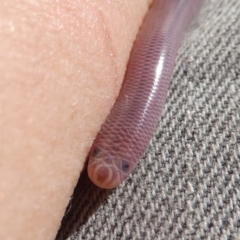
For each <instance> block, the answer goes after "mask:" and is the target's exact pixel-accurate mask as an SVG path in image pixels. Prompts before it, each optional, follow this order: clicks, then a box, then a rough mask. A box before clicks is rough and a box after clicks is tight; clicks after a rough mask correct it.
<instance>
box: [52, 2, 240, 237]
mask: <svg viewBox="0 0 240 240" xmlns="http://www.w3.org/2000/svg"><path fill="white" fill-rule="evenodd" d="M193 25H194V26H193V27H192V29H191V31H190V32H189V33H188V35H187V36H186V39H185V42H184V44H183V46H182V48H181V50H180V52H179V55H178V59H177V63H176V67H175V71H174V74H173V78H172V84H171V88H170V91H169V94H168V99H167V103H166V106H165V109H164V112H163V114H162V116H161V118H160V120H159V124H158V127H157V129H156V132H155V135H154V137H153V139H152V141H151V143H150V146H149V148H148V150H147V152H146V154H145V156H144V157H143V159H142V160H141V162H140V164H139V165H138V167H137V169H136V170H135V171H134V172H133V174H132V175H131V176H130V178H129V179H128V180H127V181H125V182H124V184H122V185H121V186H120V187H118V188H116V189H115V190H113V191H106V190H100V189H99V188H97V187H95V186H94V185H93V184H92V183H91V182H90V181H89V179H88V178H87V175H86V172H84V173H83V174H82V176H81V178H80V181H79V184H78V185H77V187H76V189H75V192H74V195H73V199H72V200H71V202H70V205H69V209H68V210H67V212H66V215H65V217H64V218H63V221H62V227H61V229H60V230H59V233H58V236H57V238H56V239H57V240H65V239H68V240H80V239H93V240H95V239H100V240H101V239H111V240H112V239H113V240H114V239H123V240H127V239H167V240H168V239H170V240H171V239H229V240H230V239H240V1H239V0H207V1H205V3H204V5H203V8H202V9H201V12H200V14H199V17H198V18H197V19H196V21H195V24H193Z"/></svg>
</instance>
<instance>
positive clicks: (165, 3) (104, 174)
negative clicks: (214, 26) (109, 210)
mask: <svg viewBox="0 0 240 240" xmlns="http://www.w3.org/2000/svg"><path fill="white" fill-rule="evenodd" d="M201 2H202V0H155V1H154V2H153V4H152V6H151V8H150V10H149V12H148V13H147V15H146V17H145V19H144V21H143V24H142V26H141V28H140V30H139V33H138V36H137V39H136V41H135V43H134V46H133V49H132V53H131V56H130V59H129V63H128V67H127V72H126V76H125V80H124V83H123V86H122V89H121V91H120V94H119V96H118V98H117V100H116V102H115V105H114V106H113V108H112V110H111V112H110V114H109V116H108V117H107V119H106V121H105V123H104V124H103V126H102V128H101V131H100V132H99V134H98V136H97V137H96V139H95V141H94V143H93V146H92V148H91V151H90V154H89V162H88V175H89V177H90V179H91V180H92V181H93V182H94V184H96V185H97V186H99V187H101V188H107V189H110V188H114V187H116V186H118V185H119V184H120V183H122V181H123V180H124V179H126V178H127V177H128V175H129V174H130V173H131V172H132V171H133V170H134V168H135V167H136V165H137V163H138V162H139V161H140V159H141V157H142V156H143V154H144V152H145V151H146V149H147V147H148V144H149V141H150V139H151V137H152V135H153V132H154V130H155V128H156V125H157V123H158V120H159V117H160V115H161V112H162V109H163V107H164V103H165V100H166V96H167V91H168V88H169V84H170V81H171V75H172V72H173V68H174V63H175V58H176V55H177V51H178V49H179V47H180V44H181V42H182V40H183V37H184V34H185V33H186V31H187V29H188V27H189V25H190V23H191V20H192V19H193V17H194V15H195V14H196V13H197V10H198V9H199V7H200V5H201Z"/></svg>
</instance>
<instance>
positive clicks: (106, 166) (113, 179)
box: [88, 146, 133, 189]
mask: <svg viewBox="0 0 240 240" xmlns="http://www.w3.org/2000/svg"><path fill="white" fill-rule="evenodd" d="M132 167H133V166H131V163H130V161H128V160H125V159H124V158H122V157H120V156H118V155H116V154H115V155H111V151H106V150H104V149H102V148H100V147H98V146H93V147H92V149H91V151H90V155H89V163H88V176H89V178H90V179H91V180H92V182H93V183H94V184H95V185H97V186H98V187H101V188H105V189H112V188H115V187H117V186H118V185H119V184H121V183H122V181H123V180H124V179H126V178H127V177H128V175H129V174H130V173H131V169H132Z"/></svg>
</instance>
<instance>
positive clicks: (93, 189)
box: [55, 168, 112, 240]
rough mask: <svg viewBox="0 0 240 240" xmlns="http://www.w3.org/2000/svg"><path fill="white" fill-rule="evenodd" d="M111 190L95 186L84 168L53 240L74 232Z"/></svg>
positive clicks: (66, 236)
mask: <svg viewBox="0 0 240 240" xmlns="http://www.w3.org/2000/svg"><path fill="white" fill-rule="evenodd" d="M111 192H112V190H106V189H101V188H99V187H97V186H95V185H94V184H93V183H92V182H91V180H90V179H89V177H88V174H87V169H86V168H85V169H84V170H83V172H82V173H81V176H80V178H79V180H78V183H77V186H76V187H75V190H74V192H73V195H72V199H71V201H70V202H69V204H68V207H67V209H66V212H65V214H64V217H63V219H62V222H61V226H60V229H59V230H58V234H57V236H56V239H55V240H66V239H67V238H69V237H70V236H72V235H73V234H74V233H76V232H77V231H78V229H79V228H80V227H81V226H83V225H84V224H85V223H86V222H87V221H88V219H89V218H90V217H91V216H92V215H93V214H94V213H95V212H96V211H97V210H98V208H99V207H101V206H102V205H103V203H104V202H105V201H106V199H107V198H108V196H109V195H110V193H111Z"/></svg>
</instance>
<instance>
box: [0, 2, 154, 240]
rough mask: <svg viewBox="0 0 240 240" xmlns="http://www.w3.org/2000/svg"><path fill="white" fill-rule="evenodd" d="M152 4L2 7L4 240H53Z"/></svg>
mask: <svg viewBox="0 0 240 240" xmlns="http://www.w3.org/2000/svg"><path fill="white" fill-rule="evenodd" d="M150 2H151V1H149V0H132V1H127V0H118V1H117V0H116V1H113V0H111V1H109V0H104V1H102V0H91V1H87V0H81V1H71V0H58V1H57V0H50V1H44V0H39V1H34V0H11V1H6V0H0V16H1V18H0V39H1V44H0V133H1V134H0V210H1V213H0V239H5V240H13V239H14V240H23V239H24V240H28V239H35V240H39V239H44V240H48V239H54V238H55V235H56V233H57V230H58V227H59V225H60V222H61V219H62V217H63V215H64V212H65V209H66V206H67V204H68V202H69V199H70V196H71V194H72V192H73V189H74V187H75V185H76V182H77V180H78V178H79V175H80V172H81V170H82V168H83V165H84V162H85V160H86V156H87V154H88V152H89V149H90V147H91V145H92V143H93V140H94V137H95V136H96V134H97V133H98V131H99V129H100V127H101V124H102V123H103V122H104V120H105V119H106V116H107V115H108V113H109V111H110V109H111V107H112V106H113V103H114V101H115V99H116V97H117V95H118V93H119V89H120V87H121V84H122V81H123V77H124V73H125V69H126V64H127V61H128V58H129V54H130V51H131V47H132V44H133V41H134V39H135V37H136V34H137V32H138V28H139V26H140V24H141V22H142V20H143V17H144V15H145V13H146V12H147V10H148V7H149V4H150Z"/></svg>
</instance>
